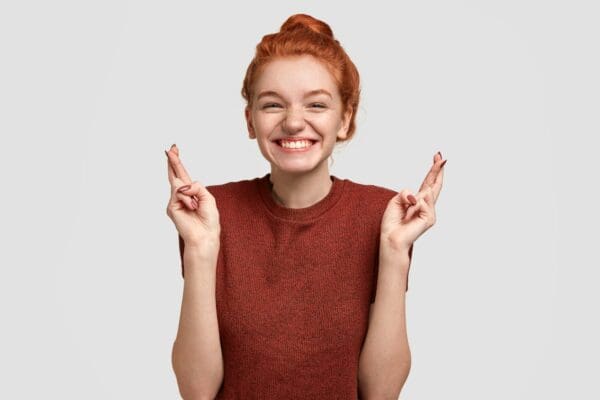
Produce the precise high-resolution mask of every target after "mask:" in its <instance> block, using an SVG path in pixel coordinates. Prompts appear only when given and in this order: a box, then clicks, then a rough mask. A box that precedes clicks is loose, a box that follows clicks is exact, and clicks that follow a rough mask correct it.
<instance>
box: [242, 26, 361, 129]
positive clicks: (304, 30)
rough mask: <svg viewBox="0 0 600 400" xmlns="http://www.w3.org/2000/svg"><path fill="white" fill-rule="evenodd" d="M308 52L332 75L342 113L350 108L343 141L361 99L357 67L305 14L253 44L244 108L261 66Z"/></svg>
mask: <svg viewBox="0 0 600 400" xmlns="http://www.w3.org/2000/svg"><path fill="white" fill-rule="evenodd" d="M305 54H308V55H311V56H313V57H315V58H317V59H318V60H319V61H321V62H323V63H324V64H325V66H326V67H327V69H328V70H329V72H330V73H331V75H332V76H333V78H334V80H335V82H336V84H337V87H338V91H339V93H340V96H341V98H342V115H344V113H345V112H346V110H348V109H349V108H350V107H351V108H352V116H351V117H350V124H349V126H348V135H347V138H346V139H345V140H339V139H338V141H347V140H350V138H352V136H353V135H354V131H355V130H356V123H355V121H354V120H355V117H356V111H357V109H358V102H359V98H360V77H359V75H358V70H357V69H356V66H355V65H354V63H353V62H352V60H350V57H348V55H347V54H346V51H345V50H344V49H343V48H342V46H341V45H340V42H339V41H337V40H336V39H335V38H334V36H333V32H332V30H331V28H330V27H329V25H327V24H326V23H325V22H323V21H321V20H318V19H316V18H314V17H311V16H310V15H307V14H295V15H292V16H291V17H289V18H288V19H287V20H286V21H285V22H284V23H283V25H281V28H280V29H279V32H277V33H271V34H268V35H265V36H263V38H262V40H261V41H260V43H259V44H257V45H256V54H255V55H254V58H253V59H252V61H251V62H250V65H249V66H248V69H247V70H246V76H245V77H244V83H243V86H242V97H243V98H244V99H245V100H246V104H247V107H251V106H252V99H253V98H254V83H255V82H256V80H257V78H258V76H259V75H260V73H261V71H262V68H263V67H264V66H265V65H266V64H267V63H268V62H270V61H273V59H275V58H277V57H286V56H299V55H305Z"/></svg>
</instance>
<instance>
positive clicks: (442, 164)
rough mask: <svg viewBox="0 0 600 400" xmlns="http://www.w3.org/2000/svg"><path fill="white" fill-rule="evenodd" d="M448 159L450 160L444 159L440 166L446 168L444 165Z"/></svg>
mask: <svg viewBox="0 0 600 400" xmlns="http://www.w3.org/2000/svg"><path fill="white" fill-rule="evenodd" d="M446 161H448V160H444V162H443V163H441V164H440V168H444V165H446Z"/></svg>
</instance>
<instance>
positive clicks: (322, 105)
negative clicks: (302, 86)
mask: <svg viewBox="0 0 600 400" xmlns="http://www.w3.org/2000/svg"><path fill="white" fill-rule="evenodd" d="M273 106H277V107H280V105H279V104H277V103H267V104H265V105H263V106H262V107H261V108H262V109H263V110H264V109H266V108H271V107H273ZM311 107H315V108H327V106H326V105H325V104H323V103H312V104H311Z"/></svg>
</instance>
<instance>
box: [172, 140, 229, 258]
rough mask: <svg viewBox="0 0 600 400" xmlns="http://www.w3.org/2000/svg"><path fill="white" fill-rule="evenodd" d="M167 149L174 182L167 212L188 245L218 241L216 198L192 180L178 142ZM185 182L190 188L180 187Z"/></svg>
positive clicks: (218, 226) (218, 227) (219, 226)
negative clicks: (180, 154)
mask: <svg viewBox="0 0 600 400" xmlns="http://www.w3.org/2000/svg"><path fill="white" fill-rule="evenodd" d="M165 153H166V154H167V168H168V174H169V183H170V184H171V198H170V199H169V204H168V205H167V215H168V216H169V218H171V220H173V222H174V223H175V227H176V228H177V231H178V232H179V236H181V238H182V239H183V241H184V243H185V245H186V247H187V246H205V245H209V246H210V245H213V244H215V243H219V238H220V233H221V225H220V222H219V211H218V209H217V204H216V201H215V198H214V197H213V195H212V194H210V192H209V191H208V190H207V189H206V188H205V187H204V186H202V185H201V184H200V183H198V182H196V181H192V180H191V178H190V176H189V175H188V173H187V171H186V169H185V168H184V166H183V164H182V163H181V160H180V158H179V149H178V148H177V146H176V145H172V146H171V148H170V149H169V150H168V151H165ZM184 186H189V188H188V189H187V190H180V189H181V188H182V187H184Z"/></svg>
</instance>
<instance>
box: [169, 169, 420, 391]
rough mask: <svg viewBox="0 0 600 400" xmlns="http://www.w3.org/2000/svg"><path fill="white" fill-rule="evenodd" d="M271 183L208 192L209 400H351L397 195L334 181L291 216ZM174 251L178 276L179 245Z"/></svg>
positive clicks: (231, 185)
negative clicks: (215, 341)
mask: <svg viewBox="0 0 600 400" xmlns="http://www.w3.org/2000/svg"><path fill="white" fill-rule="evenodd" d="M269 179H270V174H266V175H265V176H263V177H262V178H254V179H252V180H242V181H237V182H229V183H225V184H222V185H213V186H207V189H208V191H209V192H210V193H211V194H212V195H213V196H214V197H215V199H216V202H217V207H218V209H219V215H220V223H221V245H220V249H219V256H218V262H217V271H216V272H217V274H216V304H217V317H218V322H219V334H220V338H221V349H222V352H223V359H224V378H223V384H222V386H221V388H220V390H219V393H218V395H217V397H216V399H228V400H229V399H277V400H282V399H286V400H292V399H313V400H314V399H327V400H330V399H344V400H356V399H357V398H359V393H358V382H357V381H358V361H359V355H360V351H361V348H362V345H363V342H364V339H365V336H366V333H367V327H368V318H369V306H370V303H372V302H373V301H374V300H375V292H376V287H377V271H378V252H379V233H380V227H381V218H382V215H383V212H384V210H385V208H386V206H387V203H388V201H389V200H390V199H391V198H392V197H393V196H394V195H395V194H396V192H395V191H393V190H390V189H386V188H383V187H379V186H375V185H364V184H360V183H356V182H353V181H351V180H349V179H340V178H338V177H336V176H334V175H331V179H332V180H333V186H332V188H331V190H330V192H329V193H328V194H327V196H326V197H324V198H323V199H321V200H320V201H319V202H317V203H315V204H313V205H312V206H310V207H306V208H300V209H293V208H286V207H283V206H281V205H280V204H279V203H277V202H276V201H275V200H274V199H273V197H272V194H271V189H270V180H269ZM179 250H180V256H181V268H182V275H184V265H183V251H184V242H183V240H182V239H181V236H180V237H179ZM409 255H411V256H412V247H411V248H410V251H409ZM406 290H408V286H407V288H406Z"/></svg>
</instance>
